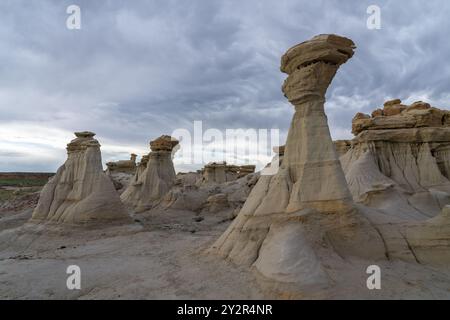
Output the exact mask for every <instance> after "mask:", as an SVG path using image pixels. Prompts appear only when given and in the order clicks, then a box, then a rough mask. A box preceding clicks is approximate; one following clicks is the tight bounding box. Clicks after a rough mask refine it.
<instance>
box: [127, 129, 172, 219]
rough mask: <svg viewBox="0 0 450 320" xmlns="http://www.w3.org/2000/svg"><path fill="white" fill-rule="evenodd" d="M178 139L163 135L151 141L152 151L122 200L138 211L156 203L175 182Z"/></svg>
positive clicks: (144, 159) (144, 160) (144, 158)
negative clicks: (174, 158)
mask: <svg viewBox="0 0 450 320" xmlns="http://www.w3.org/2000/svg"><path fill="white" fill-rule="evenodd" d="M177 145H178V141H177V140H176V139H174V138H172V137H170V136H167V135H163V136H161V137H159V138H157V139H155V140H153V141H151V142H150V148H151V152H150V153H149V154H148V156H147V157H143V158H142V161H141V163H140V164H139V166H138V168H137V170H136V174H135V177H134V178H133V179H132V181H131V182H130V184H129V186H128V187H127V188H126V189H125V191H124V192H123V193H122V195H121V199H122V201H123V202H124V203H125V204H127V205H129V206H132V207H134V208H135V209H136V211H138V212H139V211H144V210H148V209H150V208H152V207H153V206H154V205H156V204H157V203H158V202H159V201H160V200H161V199H162V197H163V196H164V195H165V194H166V193H167V192H168V191H169V190H170V188H171V187H172V186H173V184H174V183H175V179H176V174H175V169H174V166H173V162H172V155H173V153H174V152H175V151H176V147H177Z"/></svg>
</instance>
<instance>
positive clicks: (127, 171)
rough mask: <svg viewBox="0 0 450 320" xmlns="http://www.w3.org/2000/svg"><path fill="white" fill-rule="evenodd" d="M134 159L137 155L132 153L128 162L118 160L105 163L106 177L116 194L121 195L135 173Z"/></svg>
mask: <svg viewBox="0 0 450 320" xmlns="http://www.w3.org/2000/svg"><path fill="white" fill-rule="evenodd" d="M136 157H137V155H136V154H134V153H132V154H131V157H130V160H119V161H111V162H107V163H106V166H107V169H106V175H107V176H108V177H110V178H111V180H112V182H113V183H114V187H115V188H116V190H117V192H119V193H122V192H123V191H124V190H125V187H126V186H128V185H129V183H130V180H131V179H132V178H133V176H134V174H135V173H136V168H137V165H136Z"/></svg>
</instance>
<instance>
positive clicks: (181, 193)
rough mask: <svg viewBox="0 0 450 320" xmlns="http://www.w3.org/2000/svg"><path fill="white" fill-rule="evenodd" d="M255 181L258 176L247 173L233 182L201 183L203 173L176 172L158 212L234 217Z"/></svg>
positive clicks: (257, 174)
mask: <svg viewBox="0 0 450 320" xmlns="http://www.w3.org/2000/svg"><path fill="white" fill-rule="evenodd" d="M248 171H249V170H248ZM258 179H259V173H247V174H245V175H244V176H242V177H238V178H236V179H233V180H232V181H226V182H223V183H217V182H215V183H204V182H203V172H202V170H200V172H188V173H179V174H177V180H176V182H175V185H174V186H173V187H172V188H171V190H170V191H169V192H168V193H167V194H166V195H165V196H164V197H163V200H162V201H161V204H160V205H159V206H158V209H161V210H183V211H184V210H188V211H192V212H195V213H205V214H219V213H220V214H222V215H223V216H224V217H228V216H230V215H233V216H235V212H236V210H239V209H240V208H241V207H242V205H243V204H244V202H245V200H246V199H247V197H248V195H249V193H250V191H251V190H252V188H253V187H254V186H255V184H256V182H257V181H258Z"/></svg>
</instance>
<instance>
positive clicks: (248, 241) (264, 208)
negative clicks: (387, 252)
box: [210, 35, 384, 290]
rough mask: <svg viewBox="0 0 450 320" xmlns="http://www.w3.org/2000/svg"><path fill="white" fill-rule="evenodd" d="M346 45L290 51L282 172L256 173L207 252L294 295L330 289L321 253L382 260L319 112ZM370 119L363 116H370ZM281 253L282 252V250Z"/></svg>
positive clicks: (321, 41) (315, 43)
mask: <svg viewBox="0 0 450 320" xmlns="http://www.w3.org/2000/svg"><path fill="white" fill-rule="evenodd" d="M353 49H354V44H353V42H352V41H351V40H349V39H346V38H343V37H339V36H336V35H320V36H317V37H314V38H313V39H312V40H310V41H306V42H303V43H301V44H299V45H297V46H294V47H293V48H291V49H289V50H288V51H287V53H286V54H285V55H284V56H283V57H282V60H281V61H282V63H281V70H282V71H283V72H286V73H288V75H289V76H288V78H287V79H286V80H285V82H284V85H283V92H284V93H285V96H286V97H287V98H288V99H289V101H290V102H291V103H292V104H293V105H294V106H295V114H294V118H293V120H292V123H291V127H290V129H289V133H288V137H287V141H286V146H285V150H284V155H283V159H282V161H280V162H281V167H280V168H279V170H278V172H277V173H276V174H275V175H273V176H269V175H262V176H261V177H260V179H259V181H258V183H257V184H256V186H255V187H254V188H253V190H252V192H251V193H250V195H249V197H248V199H247V201H246V202H245V204H244V206H243V208H242V210H241V211H240V212H239V214H238V216H237V217H236V219H235V220H234V221H233V223H232V224H231V226H230V227H229V228H228V229H227V231H226V232H225V233H224V234H223V235H222V236H221V237H220V238H219V239H218V240H217V241H216V243H215V244H214V245H213V247H212V248H211V249H210V252H211V253H216V254H219V255H221V256H223V257H225V258H227V259H229V260H231V261H233V262H234V263H236V264H240V265H244V266H252V265H253V266H254V267H255V269H256V270H257V272H258V273H259V274H260V275H262V276H263V277H264V278H265V279H268V280H270V281H275V282H277V283H284V284H295V290H300V289H303V288H306V287H308V288H311V290H315V289H318V288H322V287H323V286H328V285H330V278H329V276H328V275H327V272H326V271H325V269H324V267H323V265H322V261H323V258H324V255H323V254H324V252H323V250H321V249H320V248H321V247H322V246H326V245H325V243H324V242H323V241H324V239H325V238H327V239H329V241H331V243H333V245H332V246H333V248H334V249H332V248H329V247H328V249H327V250H326V251H327V253H326V254H325V255H334V254H336V253H337V252H338V253H339V254H342V255H354V256H360V257H368V256H370V257H371V258H372V259H383V257H384V249H383V244H382V239H381V237H380V236H379V234H378V233H377V232H376V231H375V229H372V228H371V227H370V226H369V224H368V221H367V220H366V219H364V217H362V216H361V215H359V214H358V213H357V211H356V210H355V209H354V207H353V203H352V198H351V194H350V191H349V189H348V187H347V183H346V180H345V176H344V173H343V171H342V168H341V165H340V162H339V160H338V156H337V154H336V151H335V149H334V146H333V142H332V140H331V137H330V132H329V128H328V124H327V118H326V115H325V112H324V102H325V92H326V90H327V88H328V86H329V84H330V82H331V80H332V79H333V77H334V75H335V74H336V71H337V69H338V68H339V66H340V65H341V64H343V63H345V62H346V61H347V60H348V59H349V58H351V56H352V55H353ZM369 117H370V116H369ZM281 248H282V249H281Z"/></svg>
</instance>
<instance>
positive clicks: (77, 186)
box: [32, 131, 129, 224]
mask: <svg viewBox="0 0 450 320" xmlns="http://www.w3.org/2000/svg"><path fill="white" fill-rule="evenodd" d="M75 135H76V137H77V138H76V139H74V140H72V141H71V142H70V143H69V144H68V145H67V155H68V156H67V160H66V162H65V163H64V164H63V165H62V166H61V167H60V168H59V169H58V171H57V172H56V175H55V176H54V177H53V178H52V179H51V180H50V181H49V182H48V183H47V184H46V185H45V186H44V188H43V190H42V192H41V196H40V199H39V203H38V205H37V207H36V208H35V210H34V212H33V216H32V220H34V221H39V220H45V221H52V222H58V223H74V224H79V223H81V224H86V223H93V222H105V221H116V220H128V219H129V217H128V214H127V211H126V209H125V208H124V206H123V205H122V203H121V201H120V199H119V195H118V194H117V192H116V190H115V189H114V186H113V183H112V182H111V180H110V179H109V178H108V177H107V176H106V174H105V173H104V172H103V168H102V159H101V153H100V144H99V143H98V141H97V140H95V139H94V138H93V137H94V135H95V134H94V133H92V132H87V131H85V132H76V133H75Z"/></svg>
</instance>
